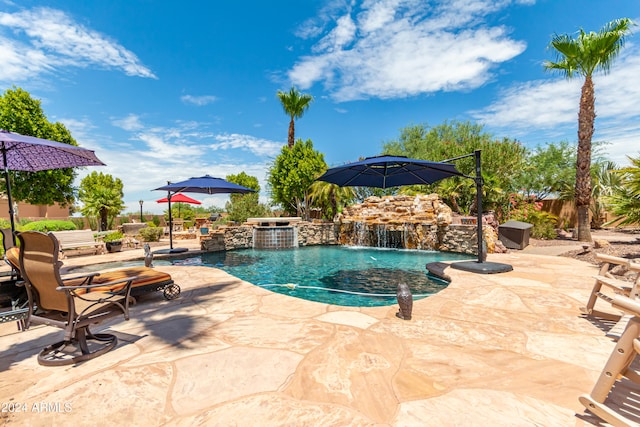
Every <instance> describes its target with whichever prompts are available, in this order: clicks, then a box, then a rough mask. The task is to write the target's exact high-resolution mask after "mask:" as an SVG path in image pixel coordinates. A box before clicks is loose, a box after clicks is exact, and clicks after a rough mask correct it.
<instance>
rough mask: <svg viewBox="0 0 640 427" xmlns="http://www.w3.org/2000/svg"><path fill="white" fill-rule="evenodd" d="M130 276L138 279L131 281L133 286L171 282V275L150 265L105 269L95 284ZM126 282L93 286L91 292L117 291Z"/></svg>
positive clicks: (77, 281) (76, 283) (78, 281)
mask: <svg viewBox="0 0 640 427" xmlns="http://www.w3.org/2000/svg"><path fill="white" fill-rule="evenodd" d="M129 277H136V279H135V280H134V281H133V283H131V288H132V289H133V288H137V287H141V286H149V285H153V284H156V283H161V282H171V281H172V279H171V275H169V274H167V273H163V272H161V271H158V270H154V269H153V268H149V267H127V268H120V269H117V270H112V271H105V272H104V273H100V275H99V276H97V277H94V279H93V282H92V283H93V284H94V285H97V284H100V283H107V282H113V281H116V280H123V279H126V278H129ZM80 282H81V280H73V281H66V282H65V284H66V285H78V284H80ZM125 284H126V282H123V283H122V284H118V285H112V286H105V287H96V288H92V289H91V290H90V292H109V291H111V292H117V291H119V290H120V289H122V288H123V287H124V286H125ZM76 293H78V294H81V293H83V292H82V290H80V292H76Z"/></svg>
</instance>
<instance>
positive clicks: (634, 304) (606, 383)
mask: <svg viewBox="0 0 640 427" xmlns="http://www.w3.org/2000/svg"><path fill="white" fill-rule="evenodd" d="M611 304H612V305H613V306H614V307H615V308H617V309H619V310H622V311H623V312H625V313H628V314H629V315H630V316H631V317H630V320H629V321H628V323H627V325H626V328H625V330H624V332H623V333H622V335H621V337H620V339H619V340H618V341H617V343H616V346H615V348H614V349H613V351H612V352H611V355H610V356H609V359H608V360H607V362H606V364H605V366H604V368H603V369H602V372H601V373H600V376H599V377H598V380H597V381H596V384H595V385H594V387H593V389H592V391H591V393H590V394H584V395H582V396H580V398H579V400H580V403H582V404H583V405H584V406H585V408H587V409H588V410H589V411H590V412H591V413H593V414H594V415H597V416H598V417H600V418H602V419H603V420H605V421H606V422H607V423H610V424H611V425H614V426H637V425H640V399H639V398H638V397H639V396H640V372H639V371H638V370H637V369H638V368H637V367H636V366H635V364H633V362H634V361H636V359H637V356H638V354H640V302H639V301H637V300H633V299H631V298H628V297H625V296H616V297H614V298H612V300H611Z"/></svg>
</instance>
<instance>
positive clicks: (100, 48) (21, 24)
mask: <svg viewBox="0 0 640 427" xmlns="http://www.w3.org/2000/svg"><path fill="white" fill-rule="evenodd" d="M0 26H4V27H7V28H11V29H13V30H14V32H13V34H14V35H15V36H16V37H17V35H18V34H19V33H20V32H22V33H24V34H25V35H26V39H25V40H22V41H17V40H15V39H9V38H7V37H6V36H5V37H2V38H0V52H1V53H3V54H6V55H7V56H6V57H7V58H9V60H10V64H11V68H10V70H9V71H5V70H2V71H0V73H1V74H0V78H3V79H9V78H11V77H13V78H14V79H18V80H25V79H28V78H30V77H33V76H34V75H37V74H39V73H41V72H44V71H51V70H52V69H54V68H60V67H63V66H76V67H88V66H98V67H104V68H114V69H120V70H122V71H123V72H124V73H125V74H127V75H130V76H138V77H146V78H156V76H155V75H154V74H153V72H152V71H151V70H150V69H149V68H147V67H145V66H144V65H143V64H142V63H141V62H140V60H139V59H138V57H137V56H136V55H135V54H133V53H132V52H130V51H129V50H127V49H125V48H124V47H123V46H121V45H119V44H118V43H116V42H114V41H111V40H109V39H108V38H107V37H105V36H104V35H102V34H100V33H98V32H96V31H93V30H91V29H88V28H85V27H84V26H82V25H80V24H78V23H76V22H74V21H73V20H72V19H71V18H70V17H69V16H68V15H66V14H65V13H64V12H62V11H59V10H56V9H50V8H36V9H31V10H23V11H20V12H16V13H6V12H0ZM4 58H5V55H3V59H4ZM16 70H23V71H26V72H25V74H24V75H20V74H18V73H17V72H16Z"/></svg>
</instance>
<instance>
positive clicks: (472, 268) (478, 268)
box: [451, 261, 513, 274]
mask: <svg viewBox="0 0 640 427" xmlns="http://www.w3.org/2000/svg"><path fill="white" fill-rule="evenodd" d="M451 268H455V269H456V270H463V271H469V272H471V273H479V274H495V273H506V272H508V271H513V267H512V266H510V265H509V264H502V263H499V262H478V261H460V262H452V263H451Z"/></svg>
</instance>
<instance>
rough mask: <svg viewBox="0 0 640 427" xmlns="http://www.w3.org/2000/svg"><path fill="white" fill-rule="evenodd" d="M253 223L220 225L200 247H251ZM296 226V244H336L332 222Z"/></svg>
mask: <svg viewBox="0 0 640 427" xmlns="http://www.w3.org/2000/svg"><path fill="white" fill-rule="evenodd" d="M253 227H254V226H253V225H246V224H243V225H240V226H229V227H220V228H218V229H216V230H214V231H213V232H211V233H210V234H209V237H208V238H203V239H202V241H201V245H200V246H201V248H202V249H203V250H206V251H224V250H233V249H247V248H252V247H253ZM296 227H298V246H312V245H336V244H338V239H337V226H336V224H334V223H332V222H319V223H316V222H306V221H301V222H298V223H296Z"/></svg>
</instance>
